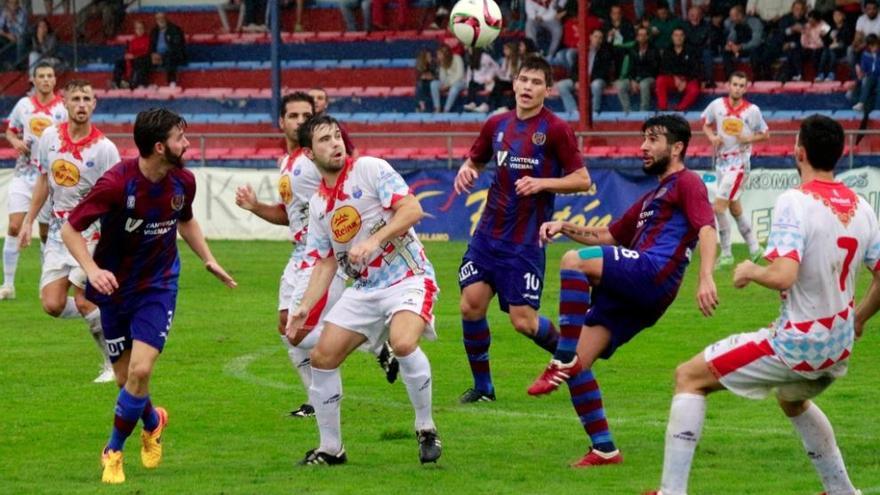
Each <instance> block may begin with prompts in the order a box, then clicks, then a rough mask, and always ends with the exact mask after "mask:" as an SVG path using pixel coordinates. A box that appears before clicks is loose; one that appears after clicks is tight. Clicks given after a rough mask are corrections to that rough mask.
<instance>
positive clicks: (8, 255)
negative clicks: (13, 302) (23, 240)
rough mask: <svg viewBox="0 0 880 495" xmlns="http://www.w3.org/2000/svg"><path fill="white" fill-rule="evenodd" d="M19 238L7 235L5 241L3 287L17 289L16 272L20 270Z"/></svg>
mask: <svg viewBox="0 0 880 495" xmlns="http://www.w3.org/2000/svg"><path fill="white" fill-rule="evenodd" d="M18 252H19V251H18V237H15V236H11V235H9V234H6V239H5V240H4V241H3V286H4V287H15V270H16V268H18Z"/></svg>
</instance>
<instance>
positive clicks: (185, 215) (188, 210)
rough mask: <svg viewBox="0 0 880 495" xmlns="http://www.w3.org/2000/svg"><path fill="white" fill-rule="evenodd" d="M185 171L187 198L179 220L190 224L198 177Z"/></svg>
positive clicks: (184, 188) (184, 184)
mask: <svg viewBox="0 0 880 495" xmlns="http://www.w3.org/2000/svg"><path fill="white" fill-rule="evenodd" d="M114 149H115V147H114ZM183 171H184V172H185V173H184V174H183V181H184V182H183V193H184V194H185V195H186V198H185V200H184V202H183V209H182V210H180V217H178V219H179V220H180V221H181V222H189V221H190V220H192V218H193V209H192V204H193V201H195V199H196V176H195V175H193V173H192V172H190V171H189V170H186V169H183Z"/></svg>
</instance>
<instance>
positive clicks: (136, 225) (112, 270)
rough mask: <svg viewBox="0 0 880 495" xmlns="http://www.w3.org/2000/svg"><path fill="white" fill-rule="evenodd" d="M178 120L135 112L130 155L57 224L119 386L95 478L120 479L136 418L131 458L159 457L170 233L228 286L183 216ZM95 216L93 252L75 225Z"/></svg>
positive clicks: (191, 193)
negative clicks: (157, 390)
mask: <svg viewBox="0 0 880 495" xmlns="http://www.w3.org/2000/svg"><path fill="white" fill-rule="evenodd" d="M185 128H186V122H185V121H184V120H183V119H182V118H181V117H180V116H179V115H177V114H175V113H174V112H171V111H168V110H165V109H153V110H148V111H145V112H141V113H139V114H138V116H137V119H136V120H135V123H134V142H135V144H136V145H137V147H138V152H139V153H140V157H138V158H134V159H131V160H123V161H122V162H120V163H119V164H118V165H116V166H115V167H113V168H112V169H110V170H109V171H107V173H105V174H104V176H103V177H101V179H100V180H98V183H97V184H95V187H94V188H92V190H91V192H89V194H88V196H86V197H85V199H83V200H82V202H81V203H80V204H79V205H78V206H77V207H76V208H75V209H74V210H73V212H72V213H71V214H70V217H69V219H68V223H66V224H65V225H64V227H62V230H61V235H62V237H63V239H64V243H65V244H66V245H67V248H68V249H69V250H70V252H71V254H73V256H74V258H76V260H77V261H78V262H79V264H80V266H82V267H83V269H84V270H85V272H86V275H88V280H89V284H88V286H87V288H86V297H88V298H89V300H90V301H92V302H94V303H95V304H97V305H98V306H99V307H100V308H101V321H102V322H103V326H104V336H105V337H106V338H107V344H108V347H109V349H110V355H111V359H112V360H113V369H114V371H115V372H116V381H117V383H118V384H119V386H120V387H121V389H120V391H119V396H118V398H117V399H116V407H115V419H114V421H113V431H112V433H111V436H110V440H109V441H108V442H107V445H106V447H104V450H103V452H102V454H101V464H102V465H103V466H104V472H103V475H102V477H101V480H102V481H103V482H105V483H122V482H124V481H125V473H124V471H123V459H122V448H123V446H124V444H125V440H126V438H128V436H129V435H131V432H132V430H133V429H134V427H135V426H136V425H137V422H138V420H142V421H143V424H144V430H143V432H142V433H141V442H142V447H141V462H142V463H143V465H144V467H146V468H155V467H157V466H158V465H159V462H160V461H161V460H162V443H161V437H162V432H163V431H164V429H165V426H166V425H167V424H168V413H167V412H166V411H165V410H164V409H162V408H160V407H156V408H154V407H153V405H152V401H151V399H150V391H149V383H150V378H151V376H152V374H153V367H154V366H155V364H156V360H157V359H158V358H159V354H160V353H161V352H162V349H163V348H164V347H165V340H166V339H167V338H168V333H169V332H170V331H171V322H172V321H173V319H174V310H175V306H176V304H177V287H178V285H177V281H178V277H179V275H180V258H179V256H178V254H177V234H178V233H179V234H180V236H181V237H182V238H183V240H184V241H186V243H187V244H189V246H190V248H191V249H192V250H193V252H195V253H196V255H198V257H199V258H201V259H202V261H203V262H204V263H205V268H206V269H207V270H208V271H209V272H211V273H212V274H214V275H215V276H216V277H217V278H218V279H220V281H221V282H223V283H224V284H226V285H227V286H229V287H235V285H236V284H235V281H234V280H233V279H232V277H230V276H229V275H228V274H227V273H226V271H225V270H223V268H222V267H221V266H220V265H219V264H218V263H217V261H216V260H215V259H214V256H213V255H212V254H211V250H210V249H209V248H208V244H207V243H206V242H205V237H204V235H203V234H202V230H201V228H200V227H199V224H198V222H197V221H196V220H195V218H193V212H192V201H193V198H194V197H195V193H196V182H195V177H194V176H193V174H192V172H190V171H189V170H186V169H185V168H184V166H183V165H184V164H183V154H184V153H185V152H186V148H187V146H188V145H189V141H187V139H186V136H184V129H185ZM96 220H100V221H101V240H100V241H98V245H97V247H96V248H95V253H94V257H93V256H92V255H91V254H90V253H89V250H88V247H87V246H86V241H85V239H83V237H82V235H81V234H80V233H81V232H83V231H84V230H86V229H88V228H89V226H90V225H92V223H94V222H95V221H96Z"/></svg>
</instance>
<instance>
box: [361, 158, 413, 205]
mask: <svg viewBox="0 0 880 495" xmlns="http://www.w3.org/2000/svg"><path fill="white" fill-rule="evenodd" d="M367 163H370V165H371V167H370V170H369V171H368V175H369V177H368V178H367V184H375V187H376V195H377V196H378V197H379V202H380V203H381V204H382V208H385V209H388V208H391V207H393V206H394V204H395V203H397V202H398V201H400V200H401V199H403V198H405V197H407V196H408V195H409V186H408V185H407V184H406V181H405V180H403V177H401V176H400V174H399V173H397V171H396V170H394V168H392V167H391V165H390V164H389V163H388V162H386V161H385V160H376V161H375V162H367ZM373 163H375V165H373Z"/></svg>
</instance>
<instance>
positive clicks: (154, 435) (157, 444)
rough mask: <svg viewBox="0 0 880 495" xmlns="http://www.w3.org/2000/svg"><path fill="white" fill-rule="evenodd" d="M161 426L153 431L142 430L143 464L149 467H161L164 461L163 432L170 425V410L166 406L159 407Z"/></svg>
mask: <svg viewBox="0 0 880 495" xmlns="http://www.w3.org/2000/svg"><path fill="white" fill-rule="evenodd" d="M156 414H158V415H159V426H157V427H156V429H155V430H153V431H142V432H141V464H143V465H144V467H145V468H147V469H153V468H156V467H159V463H160V462H162V432H163V431H164V430H165V427H166V426H168V411H166V410H165V408H164V407H157V408H156Z"/></svg>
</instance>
